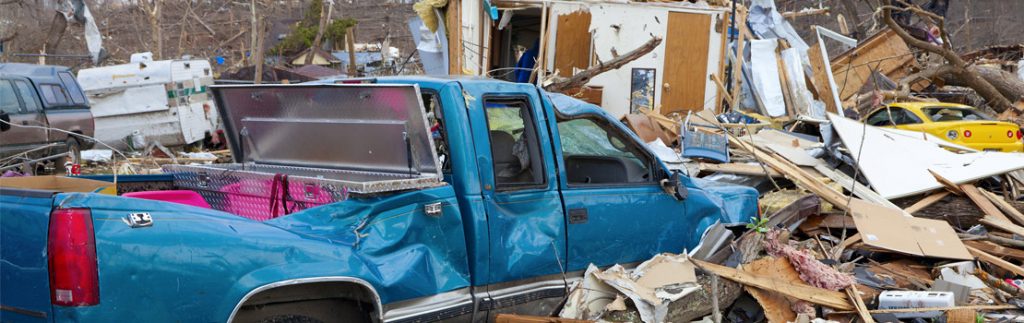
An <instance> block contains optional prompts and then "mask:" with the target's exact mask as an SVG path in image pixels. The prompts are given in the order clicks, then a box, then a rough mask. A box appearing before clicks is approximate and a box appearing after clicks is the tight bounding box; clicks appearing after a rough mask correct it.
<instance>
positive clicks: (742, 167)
mask: <svg viewBox="0 0 1024 323" xmlns="http://www.w3.org/2000/svg"><path fill="white" fill-rule="evenodd" d="M697 168H698V169H700V171H701V172H717V173H726V174H737V175H748V176H765V175H770V176H772V177H782V174H779V172H778V171H775V170H774V169H771V168H769V169H768V173H765V172H764V168H762V167H761V166H760V165H751V164H740V163H727V164H712V163H699V164H697Z"/></svg>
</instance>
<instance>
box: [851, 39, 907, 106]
mask: <svg viewBox="0 0 1024 323" xmlns="http://www.w3.org/2000/svg"><path fill="white" fill-rule="evenodd" d="M913 61H914V56H913V55H912V54H911V53H910V47H907V43H905V42H903V39H902V38H900V36H899V35H897V34H896V32H894V31H892V30H891V29H886V30H884V31H882V32H879V33H877V34H875V35H874V36H871V38H868V39H866V40H864V41H863V42H861V43H860V44H858V45H857V47H856V48H853V49H851V50H849V51H847V52H845V53H843V54H842V55H839V56H838V57H836V58H835V59H833V60H832V75H833V76H835V80H836V86H837V87H838V89H839V91H840V93H839V99H840V100H843V101H846V100H847V99H849V98H850V97H852V96H853V95H854V94H857V91H859V90H860V88H861V87H863V86H864V84H865V83H867V82H868V79H869V78H870V77H871V70H873V69H877V70H878V72H880V73H882V74H883V75H885V76H887V77H889V78H890V79H894V80H898V79H899V78H901V77H903V76H906V75H907V72H906V71H907V67H909V66H910V64H912V63H913Z"/></svg>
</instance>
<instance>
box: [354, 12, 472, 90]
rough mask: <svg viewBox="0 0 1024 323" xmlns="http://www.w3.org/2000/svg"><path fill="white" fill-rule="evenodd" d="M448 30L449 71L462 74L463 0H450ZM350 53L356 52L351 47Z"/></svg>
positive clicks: (447, 16)
mask: <svg viewBox="0 0 1024 323" xmlns="http://www.w3.org/2000/svg"><path fill="white" fill-rule="evenodd" d="M445 20H446V21H445V26H444V27H445V29H446V30H447V31H448V73H449V74H451V75H462V55H463V54H464V53H463V52H462V0H449V1H448V6H447V9H445ZM349 53H354V51H352V50H351V49H350V50H349Z"/></svg>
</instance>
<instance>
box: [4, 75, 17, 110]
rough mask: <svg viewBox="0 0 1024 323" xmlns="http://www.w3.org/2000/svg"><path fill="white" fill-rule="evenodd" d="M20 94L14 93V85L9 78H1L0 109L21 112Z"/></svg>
mask: <svg viewBox="0 0 1024 323" xmlns="http://www.w3.org/2000/svg"><path fill="white" fill-rule="evenodd" d="M20 110H21V104H20V103H18V95H16V94H14V86H12V85H11V82H10V81H8V80H0V111H3V112H5V113H8V114H18V113H21V111H20Z"/></svg>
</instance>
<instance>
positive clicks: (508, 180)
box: [484, 98, 545, 190]
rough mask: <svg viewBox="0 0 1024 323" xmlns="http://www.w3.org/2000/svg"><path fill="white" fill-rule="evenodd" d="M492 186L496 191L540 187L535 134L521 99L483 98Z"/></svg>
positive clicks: (538, 157) (541, 167)
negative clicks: (493, 184)
mask: <svg viewBox="0 0 1024 323" xmlns="http://www.w3.org/2000/svg"><path fill="white" fill-rule="evenodd" d="M484 108H485V109H484V111H485V112H486V115H487V129H488V130H489V133H490V141H491V158H492V160H493V163H494V164H493V165H494V182H495V185H496V188H497V189H498V190H510V189H517V188H527V187H536V186H538V185H543V184H545V183H544V169H543V165H542V164H541V156H540V146H539V145H538V143H537V132H536V129H535V128H534V126H533V125H534V124H533V119H532V118H531V114H530V105H529V103H528V102H527V101H526V99H524V98H484Z"/></svg>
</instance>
